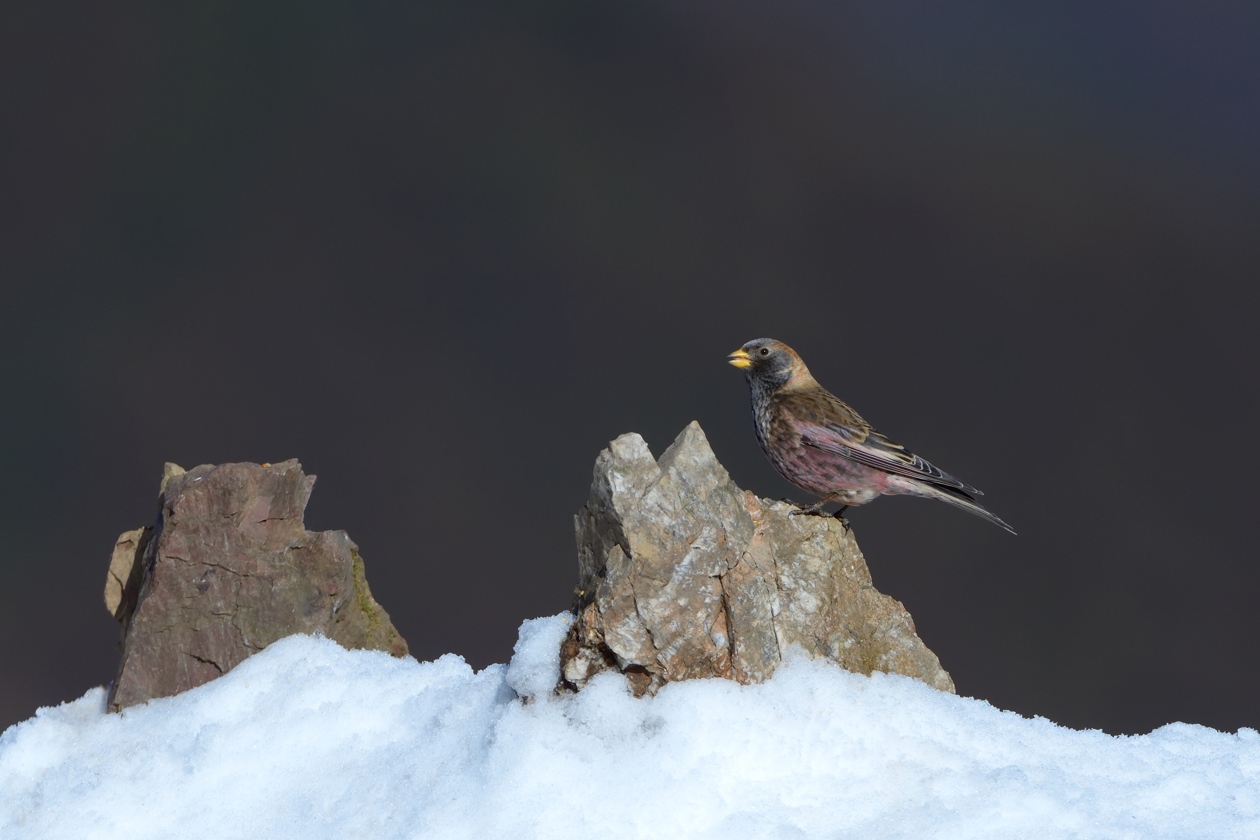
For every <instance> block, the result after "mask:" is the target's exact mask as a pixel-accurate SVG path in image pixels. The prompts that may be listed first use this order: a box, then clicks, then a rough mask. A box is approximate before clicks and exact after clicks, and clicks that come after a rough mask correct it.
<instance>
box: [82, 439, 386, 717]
mask: <svg viewBox="0 0 1260 840" xmlns="http://www.w3.org/2000/svg"><path fill="white" fill-rule="evenodd" d="M314 483H315V477H314V476H307V475H305V474H304V473H303V472H302V465H301V464H299V463H298V462H297V461H285V462H283V463H279V464H270V465H258V464H222V465H220V466H213V465H208V464H207V465H203V466H200V467H197V468H195V469H193V470H189V471H187V472H185V471H184V470H182V469H180V468H179V467H177V466H175V465H174V464H167V466H166V471H165V474H164V475H163V479H162V491H161V495H160V503H161V507H160V512H159V516H158V521H157V524H156V525H155V526H154V527H153V528H151V529H147V528H146V529H139V530H136V531H128V532H127V533H125V534H123V535H122V536H121V537H119V538H118V541H117V543H116V545H115V547H114V555H113V558H112V560H111V562H110V572H109V576H108V578H107V580H106V585H105V605H106V607H107V608H108V609H109V610H110V612H111V613H113V614H114V616H115V617H116V618H118V619H119V621H121V622H122V624H123V643H122V658H121V661H120V662H119V665H118V676H117V677H116V678H115V680H114V685H113V688H112V689H111V691H110V695H109V709H110V711H118V710H119V709H123V708H126V707H127V706H133V705H135V704H137V703H143V702H145V701H147V700H150V699H152V698H154V697H166V696H169V695H172V694H178V693H179V692H181V691H187V690H188V689H190V688H193V687H195V686H198V685H201V684H202V683H205V682H208V681H210V680H212V679H214V678H215V677H217V676H219V675H220V674H224V673H226V672H227V671H229V670H231V669H232V668H233V667H235V666H236V665H237V664H238V663H240V662H241V661H242V660H244V659H245V658H246V657H248V656H250V655H252V654H254V653H257V652H258V651H260V650H262V649H263V648H264V647H266V646H267V645H269V644H271V643H272V642H274V641H276V640H278V639H281V638H283V637H285V636H289V635H292V634H294V633H322V634H324V635H325V636H327V637H328V638H330V639H332V640H334V641H336V642H338V643H339V644H341V645H342V646H344V647H347V648H367V649H371V650H383V651H388V652H389V653H391V654H393V655H394V656H405V655H406V654H407V643H406V642H405V641H404V640H403V638H402V636H400V635H399V634H398V632H397V631H396V630H395V629H394V626H393V625H392V624H391V623H390V620H389V615H388V614H387V613H386V612H385V610H384V609H382V608H381V606H380V605H379V604H377V603H376V601H375V600H373V599H372V593H371V591H370V590H369V589H368V585H367V579H366V578H365V576H364V571H363V560H362V558H360V557H359V550H358V546H356V545H355V544H354V543H353V542H352V541H351V540H350V538H349V536H347V535H346V532H345V531H324V532H322V533H312V532H310V531H307V530H306V528H305V526H304V525H303V522H302V515H303V512H304V511H305V509H306V503H307V501H308V500H309V499H310V495H311V488H312V486H313V485H314Z"/></svg>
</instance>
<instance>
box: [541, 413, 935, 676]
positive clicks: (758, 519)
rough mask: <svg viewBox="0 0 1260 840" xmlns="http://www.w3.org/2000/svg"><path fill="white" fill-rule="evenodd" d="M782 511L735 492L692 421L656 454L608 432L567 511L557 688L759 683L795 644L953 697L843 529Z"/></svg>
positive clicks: (825, 519)
mask: <svg viewBox="0 0 1260 840" xmlns="http://www.w3.org/2000/svg"><path fill="white" fill-rule="evenodd" d="M792 510H793V507H792V506H791V505H789V504H786V503H783V502H776V501H770V500H768V499H760V498H757V497H756V496H755V495H753V494H752V493H750V492H748V491H746V490H741V489H740V488H739V487H737V486H736V485H735V483H734V482H733V481H731V478H730V476H729V475H728V474H727V472H726V470H725V469H724V468H723V467H722V465H721V464H720V463H718V461H717V458H716V457H715V456H714V454H713V450H712V449H710V448H709V442H708V440H707V439H706V438H705V436H704V432H703V431H701V429H700V426H699V424H697V423H694V422H693V423H692V424H691V425H689V426H688V427H687V428H686V429H684V430H683V432H682V434H680V435H679V436H678V438H677V439H676V440H675V441H674V443H673V444H672V445H671V446H670V447H669V449H667V450H665V453H664V454H663V455H661V457H660V460H659V461H657V460H655V459H653V457H652V453H651V452H650V451H648V447H647V444H646V443H645V442H644V440H643V438H641V437H639V436H638V435H636V434H626V435H622V436H621V437H619V438H617V439H616V440H614V441H613V442H612V443H611V444H610V445H609V447H608V449H605V450H604V451H603V452H601V453H600V455H599V458H598V459H597V460H596V462H595V480H594V483H593V484H592V485H591V493H590V498H589V500H588V501H587V503H586V507H585V508H584V509H582V510H581V511H579V512H578V514H577V516H576V517H575V526H576V530H577V544H578V578H579V582H578V588H577V590H576V592H575V599H574V621H573V625H572V627H571V628H570V630H569V633H568V635H567V636H566V638H565V640H564V643H563V644H562V645H561V668H562V679H561V684H562V687H563V688H567V689H571V690H576V689H580V688H581V687H582V686H583V685H585V684H586V683H587V681H589V680H590V678H591V677H592V676H594V675H595V674H597V673H599V672H600V671H604V670H609V669H612V670H617V671H620V672H621V673H623V674H625V675H626V676H627V678H628V679H629V680H630V683H631V686H632V687H633V689H634V692H635V693H636V694H638V695H643V694H651V693H655V692H656V691H657V690H658V689H659V688H660V687H661V686H662V685H664V684H665V683H667V682H672V681H677V680H685V679H695V678H700V677H726V678H728V679H733V680H738V681H739V682H741V683H752V682H760V681H762V680H765V679H767V678H768V677H769V676H770V675H771V674H773V673H774V671H775V669H776V668H777V667H778V665H779V662H780V661H781V659H782V656H783V653H784V651H785V650H787V649H788V647H789V646H791V645H799V646H800V647H802V648H804V649H805V651H806V652H808V653H809V654H810V655H812V656H816V657H825V658H828V659H831V660H834V661H835V662H838V663H839V664H840V665H842V666H844V667H845V668H847V669H849V670H850V671H856V672H858V673H861V674H869V673H871V672H872V671H884V672H887V673H892V674H904V675H906V676H910V677H915V678H917V679H920V680H923V681H924V682H926V683H927V684H929V685H931V686H934V687H936V688H938V689H941V690H942V691H949V692H953V690H954V683H953V680H951V679H950V677H949V674H947V673H946V672H945V670H944V669H943V668H941V665H940V662H939V661H938V660H937V658H936V655H935V654H933V653H932V651H931V650H929V649H928V648H927V646H926V645H924V644H923V642H922V640H920V639H919V637H918V636H917V635H916V634H915V629H914V622H913V620H912V619H911V618H910V614H909V613H908V612H907V611H906V608H905V607H904V606H902V604H901V603H900V602H899V601H897V600H895V599H893V598H890V597H889V596H887V595H884V594H882V593H880V592H879V591H878V590H876V589H875V587H874V585H873V584H872V582H871V575H870V571H869V570H868V569H867V567H866V560H865V558H864V557H863V556H862V552H861V550H860V549H859V548H858V545H857V541H856V540H855V539H854V536H853V533H852V530H851V529H849V528H847V527H846V526H845V524H844V523H843V522H842V521H841V520H838V519H835V518H833V517H829V516H790V515H789V513H790V511H792Z"/></svg>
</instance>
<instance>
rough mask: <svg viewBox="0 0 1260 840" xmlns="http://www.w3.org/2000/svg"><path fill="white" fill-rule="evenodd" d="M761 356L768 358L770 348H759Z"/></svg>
mask: <svg viewBox="0 0 1260 840" xmlns="http://www.w3.org/2000/svg"><path fill="white" fill-rule="evenodd" d="M761 355H763V356H769V355H770V348H769V347H762V348H761Z"/></svg>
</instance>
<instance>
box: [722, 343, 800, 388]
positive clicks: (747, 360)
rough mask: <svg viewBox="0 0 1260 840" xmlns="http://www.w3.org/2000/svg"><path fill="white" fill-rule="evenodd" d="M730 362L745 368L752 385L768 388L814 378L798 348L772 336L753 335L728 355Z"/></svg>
mask: <svg viewBox="0 0 1260 840" xmlns="http://www.w3.org/2000/svg"><path fill="white" fill-rule="evenodd" d="M727 361H729V362H730V363H731V364H732V365H734V366H735V367H737V368H739V369H740V370H742V371H743V372H744V375H745V376H747V377H748V381H749V383H750V384H753V385H757V386H761V387H763V388H766V389H774V388H781V387H783V386H784V385H787V384H788V383H790V382H799V381H803V380H805V379H812V377H810V375H809V369H808V368H806V367H805V363H804V362H803V361H801V357H800V356H798V355H796V351H795V350H793V349H792V348H791V347H788V346H787V345H786V344H784V343H783V342H782V341H775V340H774V339H773V338H754V339H753V340H752V341H750V342H748V343H747V344H745V345H744V346H743V347H741V348H739V349H738V350H736V351H735V352H734V353H732V354H731V355H729V356H727Z"/></svg>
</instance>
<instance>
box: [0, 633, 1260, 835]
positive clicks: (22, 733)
mask: <svg viewBox="0 0 1260 840" xmlns="http://www.w3.org/2000/svg"><path fill="white" fill-rule="evenodd" d="M564 622H565V618H564V617H562V616H558V617H555V618H546V619H537V620H535V621H528V622H525V624H524V625H523V626H522V628H521V639H520V641H519V642H518V644H517V650H516V655H515V656H514V657H513V660H512V664H511V665H510V666H507V667H504V666H501V665H500V666H493V667H491V668H487V669H486V670H484V671H481V672H480V673H475V672H473V670H472V669H471V668H469V667H468V666H467V665H466V664H465V663H464V661H463V660H462V659H460V658H459V657H457V656H452V655H447V656H443V657H442V658H441V659H438V660H437V661H435V662H416V661H414V660H410V659H404V660H399V659H393V658H391V657H389V656H387V655H385V654H382V653H372V652H363V651H356V652H349V651H346V650H343V649H342V648H340V647H338V646H337V645H335V644H333V643H332V642H330V641H327V640H325V639H319V638H311V637H302V636H294V637H292V638H289V639H285V640H283V641H281V642H278V643H277V644H275V645H272V646H271V647H269V648H268V649H267V650H265V651H263V652H262V653H260V654H258V655H257V656H254V657H253V658H251V659H249V660H247V661H246V662H244V663H243V664H241V665H240V666H238V667H237V668H236V669H235V670H233V671H232V672H231V673H229V674H228V675H227V676H224V677H222V678H220V679H218V680H215V681H214V682H212V683H210V684H208V685H205V686H202V687H201V688H198V689H195V690H193V691H190V692H188V693H186V694H183V695H181V696H178V697H172V698H168V699H164V700H156V701H153V702H151V703H149V704H148V705H146V706H143V707H137V708H133V709H130V710H128V711H126V712H124V713H122V714H120V715H106V714H104V711H103V706H104V700H105V693H104V691H103V690H102V689H99V688H98V689H93V690H91V691H89V692H88V693H87V694H86V695H85V696H84V697H82V698H81V699H79V700H76V701H74V702H72V703H66V704H64V705H62V706H58V707H56V708H50V709H41V710H40V711H39V712H38V713H37V714H36V715H35V717H34V718H31V719H30V720H27V721H25V722H23V723H20V724H17V725H16V726H13V727H11V728H10V729H9V730H7V731H6V732H5V733H4V735H3V736H0V837H3V838H5V839H6V840H19V838H54V837H55V838H76V840H78V839H79V838H127V840H141V838H150V837H153V838H158V837H161V838H170V837H179V838H202V837H205V838H216V840H217V838H233V837H266V838H294V839H295V840H297V838H301V840H310V838H321V837H348V838H394V837H397V838H420V837H441V838H465V837H467V838H496V839H497V838H505V837H512V838H518V837H519V838H531V837H599V838H611V837H714V838H717V837H722V838H726V837H730V838H760V837H766V838H797V837H852V838H876V837H902V838H924V837H965V838H984V837H994V838H1012V837H1021V838H1024V837H1039V838H1040V837H1117V838H1118V837H1126V838H1139V837H1140V838H1178V840H1184V838H1191V837H1240V836H1260V736H1258V735H1257V733H1256V732H1255V731H1254V730H1250V729H1244V730H1241V731H1240V732H1239V733H1238V734H1237V735H1227V734H1222V733H1219V732H1216V731H1214V730H1211V729H1206V728H1204V727H1200V726H1189V725H1185V724H1173V725H1171V726H1165V727H1163V728H1161V729H1158V730H1156V731H1155V732H1152V733H1151V734H1149V735H1144V736H1139V737H1112V736H1108V735H1105V734H1103V733H1101V732H1078V731H1074V730H1070V729H1064V728H1062V727H1059V726H1056V725H1054V724H1053V723H1051V722H1049V721H1047V720H1044V719H1034V720H1028V719H1025V718H1022V717H1019V716H1018V715H1015V714H1013V713H1010V712H1003V711H999V710H997V709H995V708H993V707H992V706H989V705H988V704H987V703H984V702H981V701H978V700H971V699H966V698H961V697H954V696H952V695H948V694H942V693H940V692H938V691H935V690H933V689H931V688H928V687H927V686H926V685H924V684H922V683H919V682H916V681H914V680H911V679H908V678H904V677H890V676H885V675H876V676H874V677H869V678H868V677H862V676H856V675H854V674H850V673H847V672H845V671H842V670H840V669H839V668H837V667H835V666H832V665H828V664H825V663H821V662H812V661H808V660H806V659H804V658H802V657H796V658H793V659H792V660H790V661H789V663H788V664H787V665H786V666H785V667H784V668H783V669H781V670H780V671H779V673H778V674H777V675H776V676H775V677H774V679H773V680H771V681H770V682H768V683H766V684H764V685H759V686H739V685H736V684H734V683H731V682H726V681H722V680H708V681H696V682H690V683H682V684H676V685H670V686H667V687H666V688H665V689H664V690H663V691H662V692H661V693H660V694H659V695H658V696H657V697H655V698H653V699H643V700H636V699H634V698H633V697H632V696H631V695H630V694H629V693H628V692H627V689H626V685H625V683H624V681H623V679H622V678H621V677H619V676H616V675H612V674H604V675H601V676H600V677H598V678H596V680H595V681H594V682H593V683H592V684H591V686H590V687H589V688H588V689H586V690H584V691H583V692H582V693H581V694H579V695H576V696H561V697H557V696H552V695H550V694H548V693H546V692H545V690H544V689H546V688H547V687H549V686H550V685H552V684H554V682H555V679H556V675H557V668H558V665H557V662H556V659H557V657H556V650H557V646H558V644H559V640H560V638H561V636H562V634H563V632H564ZM513 689H516V690H518V691H521V692H523V693H527V694H529V693H533V694H537V696H536V698H535V699H534V700H533V701H532V702H528V703H525V702H521V701H520V700H518V699H516V695H515V692H514V690H513Z"/></svg>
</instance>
